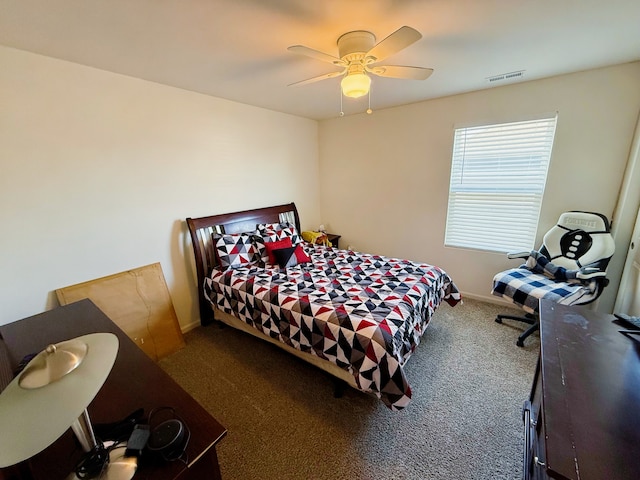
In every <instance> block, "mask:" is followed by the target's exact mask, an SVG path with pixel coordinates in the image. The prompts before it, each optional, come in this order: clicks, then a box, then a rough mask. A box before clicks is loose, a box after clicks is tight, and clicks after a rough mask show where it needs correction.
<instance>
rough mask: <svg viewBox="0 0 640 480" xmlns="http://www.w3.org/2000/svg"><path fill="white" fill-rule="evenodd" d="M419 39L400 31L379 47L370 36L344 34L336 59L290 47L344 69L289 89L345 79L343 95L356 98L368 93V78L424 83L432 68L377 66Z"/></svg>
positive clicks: (414, 33)
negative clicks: (323, 81)
mask: <svg viewBox="0 0 640 480" xmlns="http://www.w3.org/2000/svg"><path fill="white" fill-rule="evenodd" d="M421 38H422V35H421V34H420V32H418V31H417V30H415V29H413V28H411V27H407V26H404V27H400V28H399V29H398V30H396V31H395V32H393V33H392V34H391V35H389V36H388V37H387V38H385V39H384V40H382V41H381V42H379V43H377V44H376V43H375V42H376V37H375V35H374V34H373V33H371V32H368V31H365V30H356V31H353V32H348V33H345V34H344V35H342V36H340V38H338V42H337V43H338V55H339V56H340V58H338V57H334V56H333V55H329V54H327V53H323V52H320V51H318V50H314V49H312V48H309V47H305V46H303V45H293V46H291V47H289V48H288V49H287V50H289V51H290V52H294V53H298V54H301V55H306V56H308V57H311V58H315V59H316V60H321V61H323V62H328V63H331V64H333V65H335V66H337V67H343V69H342V70H341V71H338V72H330V73H325V74H323V75H319V76H317V77H313V78H309V79H307V80H302V81H300V82H295V83H292V84H290V85H289V86H292V85H306V84H308V83H313V82H317V81H320V80H326V79H328V78H335V77H340V76H344V78H343V79H342V81H341V83H340V85H341V88H342V93H343V95H345V96H347V97H352V98H358V97H361V96H363V95H366V94H367V93H369V87H370V86H371V77H370V76H369V75H368V74H373V75H377V76H380V77H391V78H402V79H409V80H425V79H427V78H429V76H430V75H431V74H432V73H433V69H432V68H423V67H410V66H404V65H377V63H378V62H381V61H382V60H385V59H386V58H387V57H390V56H391V55H393V54H395V53H397V52H399V51H400V50H402V49H404V48H407V47H408V46H409V45H411V44H413V43H415V42H417V41H418V40H420V39H421Z"/></svg>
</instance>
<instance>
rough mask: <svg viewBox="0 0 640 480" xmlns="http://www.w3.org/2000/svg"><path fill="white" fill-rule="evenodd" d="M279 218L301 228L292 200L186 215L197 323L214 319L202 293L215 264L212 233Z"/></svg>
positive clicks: (249, 229) (242, 229)
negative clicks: (193, 265) (197, 310)
mask: <svg viewBox="0 0 640 480" xmlns="http://www.w3.org/2000/svg"><path fill="white" fill-rule="evenodd" d="M281 221H289V222H291V223H294V224H295V226H296V229H297V230H298V232H300V217H299V216H298V209H297V208H296V205H295V203H293V202H292V203H286V204H283V205H276V206H273V207H264V208H257V209H253V210H243V211H241V212H233V213H223V214H221V215H211V216H208V217H200V218H187V227H188V228H189V234H190V235H191V244H192V246H193V253H194V256H195V262H196V275H197V282H198V302H199V306H200V323H201V324H202V325H208V324H210V323H211V322H213V321H214V320H215V318H214V314H213V309H212V307H211V304H210V303H209V300H207V298H206V297H205V296H204V279H205V278H206V277H208V276H209V274H210V273H211V270H212V269H213V268H214V267H215V265H216V256H215V251H214V250H215V249H214V245H213V238H212V236H213V234H214V233H241V232H253V231H255V229H256V224H258V223H275V222H281Z"/></svg>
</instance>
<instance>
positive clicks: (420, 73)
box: [367, 65, 433, 80]
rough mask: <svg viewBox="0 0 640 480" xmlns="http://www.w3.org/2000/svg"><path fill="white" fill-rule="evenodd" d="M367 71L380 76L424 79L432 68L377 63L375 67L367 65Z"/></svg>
mask: <svg viewBox="0 0 640 480" xmlns="http://www.w3.org/2000/svg"><path fill="white" fill-rule="evenodd" d="M367 71H368V72H371V73H373V74H374V75H378V76H380V77H390V78H405V79H408V80H426V79H427V78H429V77H430V76H431V74H432V73H433V68H423V67H406V66H403V65H378V66H375V67H367Z"/></svg>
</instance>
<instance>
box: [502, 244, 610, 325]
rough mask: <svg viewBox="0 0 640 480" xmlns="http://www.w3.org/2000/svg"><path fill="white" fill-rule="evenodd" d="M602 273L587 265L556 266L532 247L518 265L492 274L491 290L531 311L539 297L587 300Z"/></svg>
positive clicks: (575, 301)
mask: <svg viewBox="0 0 640 480" xmlns="http://www.w3.org/2000/svg"><path fill="white" fill-rule="evenodd" d="M604 276H605V272H603V271H601V270H600V269H598V268H593V267H589V266H586V267H582V268H580V269H578V270H569V269H566V268H563V267H559V266H557V265H554V264H553V263H551V262H550V261H549V260H548V259H547V258H546V257H545V256H544V255H542V254H541V253H539V252H537V251H535V250H534V251H532V252H531V253H530V254H529V257H528V258H527V261H526V262H525V263H524V264H523V265H521V266H520V267H519V268H512V269H510V270H506V271H504V272H500V273H498V274H497V275H496V276H495V277H493V290H492V291H491V293H492V294H493V295H496V296H498V297H503V298H506V299H509V300H511V301H512V302H513V303H515V304H516V305H518V306H520V307H522V309H523V310H525V311H526V312H528V313H531V314H535V313H537V312H538V304H539V301H540V299H541V298H544V299H548V300H551V301H553V302H556V303H561V304H563V305H577V304H581V303H588V302H590V301H591V300H593V299H595V298H596V297H597V294H598V280H597V279H598V278H600V277H604Z"/></svg>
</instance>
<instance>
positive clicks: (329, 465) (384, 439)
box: [160, 300, 540, 480]
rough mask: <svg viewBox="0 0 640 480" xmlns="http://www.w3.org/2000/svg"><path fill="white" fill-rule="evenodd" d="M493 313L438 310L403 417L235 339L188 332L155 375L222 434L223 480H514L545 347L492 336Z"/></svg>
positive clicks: (502, 328)
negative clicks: (526, 406)
mask: <svg viewBox="0 0 640 480" xmlns="http://www.w3.org/2000/svg"><path fill="white" fill-rule="evenodd" d="M506 310H508V309H506ZM514 311H515V312H517V310H514ZM497 312H505V308H501V307H498V306H496V305H492V304H488V303H483V302H478V301H474V300H465V302H464V304H462V305H458V306H456V307H454V308H451V307H449V306H448V305H446V304H442V305H441V306H440V308H439V309H438V310H437V312H436V314H435V316H434V318H433V319H432V321H431V323H430V325H429V328H428V329H427V332H426V334H425V336H424V337H423V340H422V343H421V344H420V346H419V347H418V349H417V350H416V352H415V353H414V355H413V356H412V357H411V359H410V360H409V362H408V364H407V365H406V367H405V370H406V374H407V377H408V379H409V383H410V384H411V386H412V390H413V399H412V402H411V404H410V405H409V406H408V407H407V408H406V409H404V410H402V411H400V412H392V411H391V410H389V409H388V408H387V407H385V406H384V404H382V402H380V401H379V400H377V399H376V398H374V397H372V396H369V395H366V394H363V393H361V392H358V391H356V390H353V389H350V388H348V389H347V391H346V392H345V394H344V396H343V397H342V398H338V399H336V398H334V397H333V382H332V380H331V378H330V377H329V376H328V375H326V374H325V373H323V372H321V371H320V370H318V369H316V368H314V367H312V366H310V365H308V364H306V363H305V362H302V361H300V360H298V359H296V358H295V357H293V356H291V355H289V354H287V353H285V352H283V351H281V350H279V349H278V348H277V347H275V346H272V345H270V344H268V343H266V342H262V341H260V340H258V339H255V338H253V337H251V336H250V335H248V334H245V333H242V332H238V331H236V330H233V329H231V328H219V327H217V326H212V327H206V328H197V329H195V330H193V331H191V332H189V333H188V334H187V335H186V336H185V340H186V343H187V346H186V347H185V348H184V349H183V350H181V351H180V352H178V353H175V354H173V355H171V356H170V357H168V358H165V359H163V360H162V361H161V362H160V365H161V366H162V367H163V368H164V369H165V370H166V371H167V372H168V373H169V374H170V375H171V376H172V377H173V378H174V379H175V380H176V381H177V382H178V383H179V384H181V385H182V387H183V388H185V389H186V390H187V391H188V392H189V393H190V394H191V395H193V397H194V398H196V399H197V400H198V401H199V402H200V403H201V404H202V405H203V406H204V407H205V408H206V409H207V410H208V411H209V412H210V413H211V414H212V415H213V416H214V417H215V418H216V419H217V420H218V421H219V422H220V423H222V424H223V425H224V426H225V427H226V428H227V429H228V431H229V432H228V434H227V436H226V438H224V439H223V440H222V441H221V442H220V444H219V445H218V457H219V460H220V466H221V470H222V476H223V479H224V480H233V479H242V480H248V479H323V480H334V479H349V480H358V479H363V480H364V479H367V480H374V479H375V480H383V479H415V480H418V479H420V480H423V479H424V480H426V479H439V480H448V479H456V480H461V479H509V480H511V479H518V478H521V475H522V467H521V464H522V420H521V408H522V403H523V401H524V400H525V399H526V398H527V395H528V394H529V389H530V386H531V381H532V379H533V372H534V368H535V363H536V360H537V354H538V348H539V345H540V344H539V338H538V337H537V336H533V337H531V338H530V339H529V340H528V341H527V343H526V344H525V347H524V348H518V347H516V345H515V341H516V337H517V336H518V334H519V333H520V332H521V331H522V330H523V329H524V326H523V324H520V323H517V322H513V323H511V324H510V325H506V324H505V325H498V324H497V323H495V322H494V321H493V319H494V317H495V315H496V313H497Z"/></svg>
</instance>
